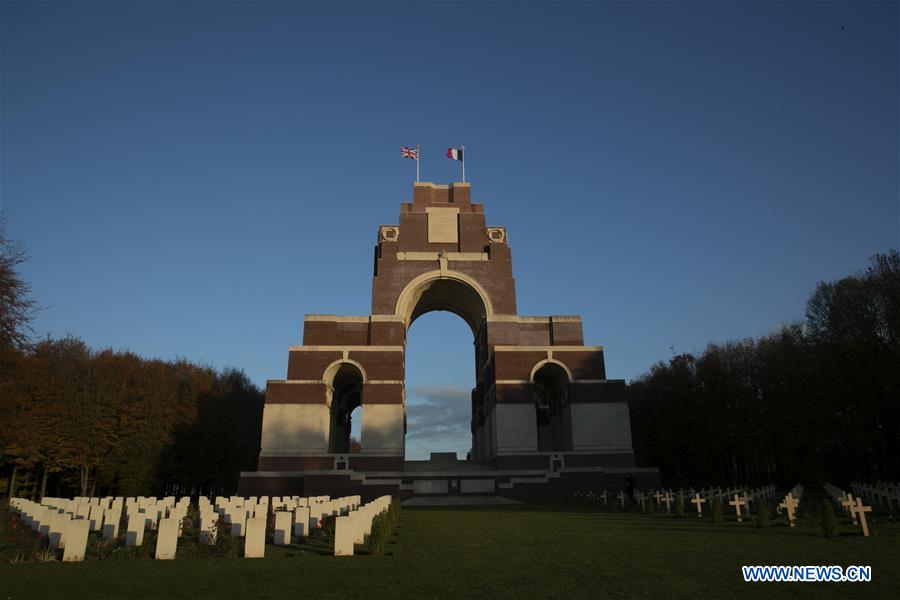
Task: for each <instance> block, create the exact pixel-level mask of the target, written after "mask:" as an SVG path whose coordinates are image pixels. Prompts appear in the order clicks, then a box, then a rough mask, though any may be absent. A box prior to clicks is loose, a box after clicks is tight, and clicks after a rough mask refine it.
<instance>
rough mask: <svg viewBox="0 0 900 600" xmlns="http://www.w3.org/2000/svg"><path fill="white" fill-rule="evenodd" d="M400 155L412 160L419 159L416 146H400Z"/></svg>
mask: <svg viewBox="0 0 900 600" xmlns="http://www.w3.org/2000/svg"><path fill="white" fill-rule="evenodd" d="M400 156H402V157H403V158H411V159H413V160H419V149H418V148H407V147H406V146H400Z"/></svg>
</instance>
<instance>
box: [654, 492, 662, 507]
mask: <svg viewBox="0 0 900 600" xmlns="http://www.w3.org/2000/svg"><path fill="white" fill-rule="evenodd" d="M653 497H654V498H656V505H657V506H662V497H663V495H662V494H660V493H659V492H656V493H655V494H653Z"/></svg>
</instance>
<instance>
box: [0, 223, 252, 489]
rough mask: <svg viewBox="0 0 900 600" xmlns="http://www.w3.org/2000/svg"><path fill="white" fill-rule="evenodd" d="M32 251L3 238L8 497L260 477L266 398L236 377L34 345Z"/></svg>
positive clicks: (0, 299)
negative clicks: (250, 474) (28, 259)
mask: <svg viewBox="0 0 900 600" xmlns="http://www.w3.org/2000/svg"><path fill="white" fill-rule="evenodd" d="M24 260H25V253H24V251H23V249H22V247H21V246H20V245H18V244H15V243H13V242H11V241H10V240H8V239H7V238H6V237H5V236H4V235H3V233H2V230H0V484H2V483H5V485H0V493H7V494H9V495H10V496H12V495H20V496H21V495H31V496H35V497H38V498H39V497H43V495H44V494H45V493H47V494H51V493H52V494H53V495H66V494H78V495H161V494H175V493H178V494H194V493H209V494H217V493H231V492H233V491H234V490H235V489H236V488H237V480H238V477H239V475H240V471H242V470H255V468H256V459H257V454H258V451H259V436H260V430H261V422H262V407H263V394H262V392H261V391H260V390H259V389H258V388H256V386H254V385H253V384H252V383H251V382H250V381H249V380H248V378H247V377H246V375H245V374H244V373H243V372H241V371H237V370H225V371H218V370H216V369H213V368H210V367H208V366H202V365H196V364H193V363H190V362H188V361H186V360H176V361H163V360H157V359H146V358H142V357H139V356H137V355H136V354H134V353H132V352H127V351H114V350H111V349H106V350H99V351H97V350H92V349H90V348H89V347H88V346H87V345H86V344H85V343H84V342H83V341H81V340H80V339H78V338H76V337H72V336H69V337H66V338H63V339H44V340H40V341H38V342H33V341H32V340H31V335H30V334H31V333H32V331H31V329H30V323H31V321H32V319H33V317H34V315H35V313H36V311H37V305H36V303H35V301H34V300H33V299H32V298H31V297H30V287H29V285H28V284H27V282H25V281H24V280H23V279H22V277H21V275H20V274H19V266H20V265H21V263H22V262H23V261H24Z"/></svg>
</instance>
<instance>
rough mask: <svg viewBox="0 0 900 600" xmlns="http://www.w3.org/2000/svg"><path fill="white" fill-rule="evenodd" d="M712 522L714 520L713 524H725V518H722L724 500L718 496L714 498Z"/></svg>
mask: <svg viewBox="0 0 900 600" xmlns="http://www.w3.org/2000/svg"><path fill="white" fill-rule="evenodd" d="M712 520H713V523H724V522H725V517H723V516H722V499H721V498H720V497H718V496H716V497H715V498H713V505H712Z"/></svg>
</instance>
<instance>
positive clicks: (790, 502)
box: [778, 493, 800, 527]
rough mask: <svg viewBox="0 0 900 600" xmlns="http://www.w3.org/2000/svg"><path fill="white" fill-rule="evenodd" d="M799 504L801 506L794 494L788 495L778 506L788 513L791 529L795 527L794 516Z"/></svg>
mask: <svg viewBox="0 0 900 600" xmlns="http://www.w3.org/2000/svg"><path fill="white" fill-rule="evenodd" d="M798 504H800V502H798V501H797V500H796V499H795V498H794V496H793V495H792V494H790V493H788V495H787V496H785V497H784V502H782V503H781V504H779V505H778V508H783V509H785V510H786V511H787V515H788V523H790V525H791V527H793V526H794V525H795V523H794V519H795V518H796V517H795V516H794V509H795V508H797V505H798Z"/></svg>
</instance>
